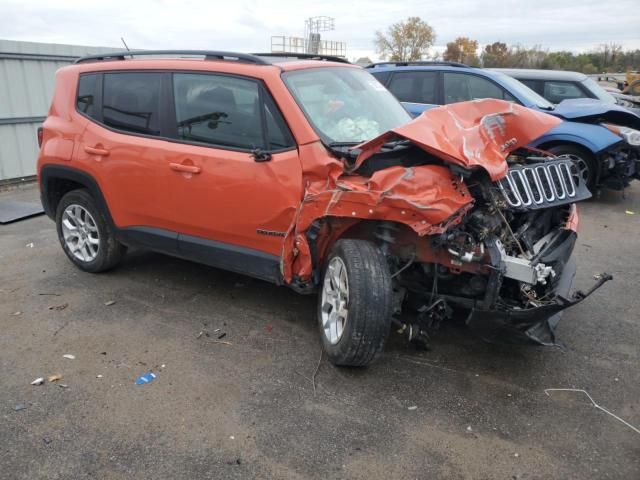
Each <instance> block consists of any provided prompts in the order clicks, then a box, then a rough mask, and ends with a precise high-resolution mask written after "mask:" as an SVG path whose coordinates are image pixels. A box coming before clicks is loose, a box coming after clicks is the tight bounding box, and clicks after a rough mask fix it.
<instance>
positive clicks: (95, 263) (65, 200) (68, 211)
mask: <svg viewBox="0 0 640 480" xmlns="http://www.w3.org/2000/svg"><path fill="white" fill-rule="evenodd" d="M56 229H57V231H58V239H59V240H60V245H62V249H63V250H64V253H66V254H67V257H69V260H71V262H73V264H74V265H75V266H76V267H78V268H79V269H80V270H84V271H85V272H91V273H98V272H104V271H107V270H110V269H112V268H113V267H115V266H116V265H117V264H118V263H119V262H120V260H121V259H122V257H123V256H124V254H125V252H126V250H127V249H126V247H125V246H124V245H122V244H121V243H120V242H118V240H116V237H115V232H114V230H113V228H112V227H111V226H110V224H109V223H108V222H107V220H106V218H105V216H104V214H103V213H102V212H101V211H100V209H99V208H98V207H97V206H96V203H95V201H94V199H93V197H92V196H91V194H90V193H89V192H88V191H87V190H84V189H80V190H73V191H71V192H69V193H67V194H66V195H64V196H63V197H62V199H61V200H60V203H58V208H57V209H56Z"/></svg>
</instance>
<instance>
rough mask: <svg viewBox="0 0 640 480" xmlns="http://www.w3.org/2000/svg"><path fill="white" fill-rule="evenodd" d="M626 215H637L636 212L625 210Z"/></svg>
mask: <svg viewBox="0 0 640 480" xmlns="http://www.w3.org/2000/svg"><path fill="white" fill-rule="evenodd" d="M624 213H626V214H627V215H635V214H636V212H634V211H632V210H625V211H624Z"/></svg>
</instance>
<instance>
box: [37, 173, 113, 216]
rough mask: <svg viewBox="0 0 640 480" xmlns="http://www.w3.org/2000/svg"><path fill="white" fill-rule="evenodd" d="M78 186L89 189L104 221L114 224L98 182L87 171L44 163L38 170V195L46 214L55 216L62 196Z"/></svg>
mask: <svg viewBox="0 0 640 480" xmlns="http://www.w3.org/2000/svg"><path fill="white" fill-rule="evenodd" d="M78 188H85V189H87V190H88V191H89V193H90V194H91V196H92V197H93V199H94V201H95V202H96V205H97V206H98V207H99V208H100V210H101V213H102V214H103V215H104V216H105V219H106V221H107V222H109V224H110V225H111V226H114V223H113V219H112V217H111V213H110V212H109V207H108V206H107V202H106V201H105V199H104V195H103V194H102V190H101V189H100V186H99V185H98V182H97V181H96V180H95V179H94V178H93V177H92V176H91V175H89V174H88V173H86V172H83V171H81V170H78V169H75V168H71V167H66V166H59V165H45V166H43V167H42V170H41V171H40V197H41V201H42V206H43V208H44V210H45V212H46V214H47V216H48V217H49V218H52V219H53V218H55V215H56V209H57V207H58V204H59V203H60V200H61V199H62V197H63V196H64V195H65V194H66V193H68V192H70V191H72V190H76V189H78Z"/></svg>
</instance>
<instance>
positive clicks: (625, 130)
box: [602, 123, 640, 147]
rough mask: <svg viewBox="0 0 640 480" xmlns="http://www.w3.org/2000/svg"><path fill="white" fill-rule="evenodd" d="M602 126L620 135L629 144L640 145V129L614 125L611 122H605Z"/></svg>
mask: <svg viewBox="0 0 640 480" xmlns="http://www.w3.org/2000/svg"><path fill="white" fill-rule="evenodd" d="M602 126H603V127H605V128H606V129H608V130H610V131H611V132H612V133H615V134H616V135H620V136H621V137H622V138H624V140H625V141H626V142H627V143H628V144H629V145H633V146H635V147H637V146H640V130H634V129H633V128H629V127H621V126H620V125H613V124H611V123H603V124H602Z"/></svg>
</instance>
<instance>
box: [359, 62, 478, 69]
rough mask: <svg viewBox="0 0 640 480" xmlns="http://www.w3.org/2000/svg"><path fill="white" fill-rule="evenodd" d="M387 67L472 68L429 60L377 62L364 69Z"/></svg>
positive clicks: (455, 63) (461, 64)
mask: <svg viewBox="0 0 640 480" xmlns="http://www.w3.org/2000/svg"><path fill="white" fill-rule="evenodd" d="M385 65H394V66H396V67H410V66H413V65H416V66H419V65H424V66H434V67H465V68H470V67H469V65H466V64H464V63H460V62H440V61H427V60H416V61H407V62H376V63H371V64H369V65H367V66H366V67H364V68H374V67H382V66H385Z"/></svg>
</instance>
